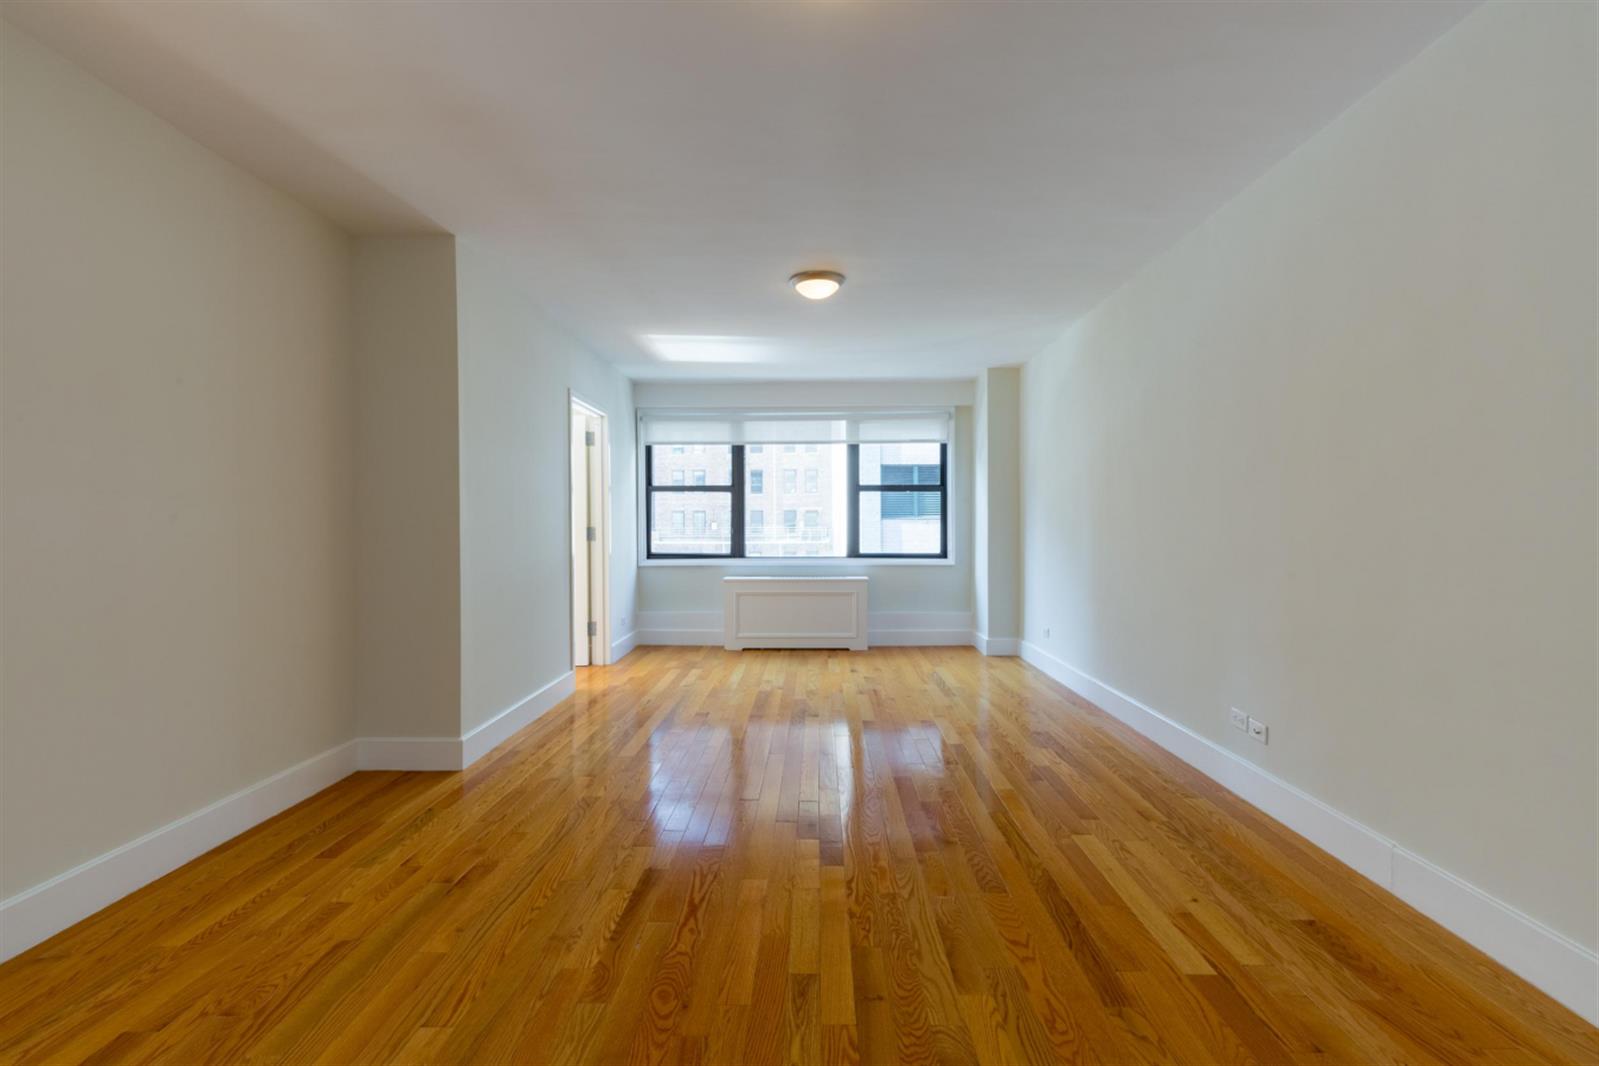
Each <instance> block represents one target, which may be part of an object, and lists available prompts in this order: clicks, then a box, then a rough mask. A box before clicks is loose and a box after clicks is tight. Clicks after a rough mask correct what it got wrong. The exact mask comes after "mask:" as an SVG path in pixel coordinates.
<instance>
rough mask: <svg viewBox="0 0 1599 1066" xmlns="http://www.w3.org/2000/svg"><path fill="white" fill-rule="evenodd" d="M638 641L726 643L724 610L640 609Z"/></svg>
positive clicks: (648, 642)
mask: <svg viewBox="0 0 1599 1066" xmlns="http://www.w3.org/2000/svg"><path fill="white" fill-rule="evenodd" d="M634 634H635V635H636V636H637V638H638V639H637V643H638V644H643V645H649V644H664V645H669V646H679V645H681V646H701V645H715V646H716V647H721V646H722V612H721V611H640V612H639V613H638V628H637V629H635V630H634Z"/></svg>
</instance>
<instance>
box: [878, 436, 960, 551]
mask: <svg viewBox="0 0 1599 1066" xmlns="http://www.w3.org/2000/svg"><path fill="white" fill-rule="evenodd" d="M939 480H940V477H939V446H938V445H937V444H862V445H861V484H862V485H937V484H938V483H939ZM862 550H865V549H864V548H863V549H862Z"/></svg>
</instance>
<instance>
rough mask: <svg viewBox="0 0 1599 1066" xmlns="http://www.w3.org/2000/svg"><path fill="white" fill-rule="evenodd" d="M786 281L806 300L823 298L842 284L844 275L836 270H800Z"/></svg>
mask: <svg viewBox="0 0 1599 1066" xmlns="http://www.w3.org/2000/svg"><path fill="white" fill-rule="evenodd" d="M788 283H789V284H790V285H792V286H794V291H795V292H797V293H799V294H800V295H801V296H803V297H805V298H806V299H807V300H825V299H827V298H828V297H829V296H831V295H833V294H834V293H835V292H837V291H838V287H839V286H840V285H842V284H844V275H842V274H840V273H839V272H838V271H836V270H802V271H800V272H799V273H798V274H795V275H794V276H793V277H791V278H789V279H788Z"/></svg>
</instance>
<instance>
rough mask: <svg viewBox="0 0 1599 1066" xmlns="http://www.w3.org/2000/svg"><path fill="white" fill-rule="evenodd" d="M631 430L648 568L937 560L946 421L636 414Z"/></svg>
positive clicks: (944, 527)
mask: <svg viewBox="0 0 1599 1066" xmlns="http://www.w3.org/2000/svg"><path fill="white" fill-rule="evenodd" d="M639 426H640V439H641V441H642V442H643V446H644V456H643V459H644V464H643V466H644V471H645V477H644V492H645V499H644V501H643V503H644V508H643V510H644V515H645V525H646V528H645V534H646V536H645V546H646V554H647V556H648V558H651V559H742V558H747V559H762V558H782V557H785V556H807V557H813V558H815V557H820V558H861V559H945V558H948V557H949V515H948V511H949V443H948V441H949V426H950V412H949V411H948V410H932V411H929V410H914V411H912V410H903V411H899V410H890V411H873V412H869V413H868V412H854V413H837V414H835V413H813V412H789V411H760V412H742V411H711V412H692V413H686V412H678V411H661V412H654V411H643V412H640V419H639ZM685 514H686V515H687V518H688V520H687V521H684V518H683V517H681V516H683V515H685ZM768 515H770V516H771V520H770V521H768V520H767V518H768Z"/></svg>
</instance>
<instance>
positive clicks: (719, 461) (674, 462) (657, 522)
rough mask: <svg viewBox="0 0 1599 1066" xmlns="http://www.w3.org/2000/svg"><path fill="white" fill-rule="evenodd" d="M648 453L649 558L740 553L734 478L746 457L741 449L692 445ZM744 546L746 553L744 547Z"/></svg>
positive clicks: (660, 449)
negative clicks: (736, 536) (735, 538)
mask: <svg viewBox="0 0 1599 1066" xmlns="http://www.w3.org/2000/svg"><path fill="white" fill-rule="evenodd" d="M648 451H649V454H648V455H647V457H646V459H645V462H646V467H645V474H646V476H647V481H648V485H649V500H648V503H649V506H648V508H647V509H646V519H647V521H648V522H649V529H650V537H649V554H650V556H651V557H652V558H667V559H670V558H672V557H674V556H680V557H690V558H702V557H706V556H713V557H714V556H731V555H734V554H737V553H735V551H734V542H733V534H734V528H733V527H734V522H733V513H734V511H733V506H734V499H733V497H734V480H733V478H734V464H735V463H739V462H741V460H742V458H743V456H742V454H740V449H736V448H733V447H731V446H729V445H726V444H688V445H682V446H677V445H674V446H672V447H670V448H650V449H649V450H648ZM739 473H742V471H739ZM739 547H740V552H741V551H742V545H740V546H739Z"/></svg>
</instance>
